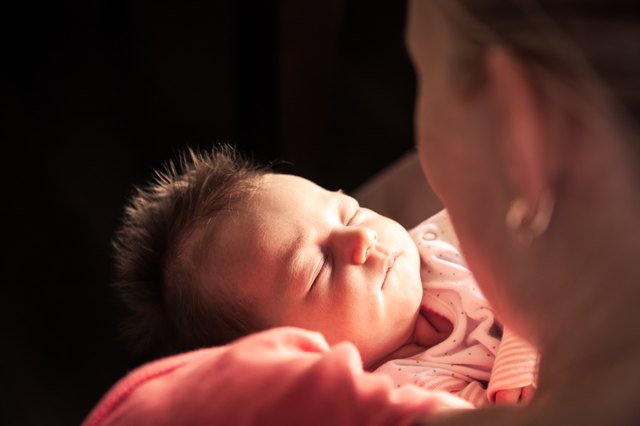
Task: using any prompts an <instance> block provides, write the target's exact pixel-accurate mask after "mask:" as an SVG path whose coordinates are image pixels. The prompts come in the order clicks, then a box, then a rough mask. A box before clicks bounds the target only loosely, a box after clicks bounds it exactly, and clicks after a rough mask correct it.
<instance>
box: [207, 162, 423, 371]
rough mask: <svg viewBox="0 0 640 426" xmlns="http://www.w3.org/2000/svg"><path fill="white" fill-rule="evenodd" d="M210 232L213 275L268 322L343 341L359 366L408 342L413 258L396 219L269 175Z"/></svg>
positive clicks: (414, 286) (417, 286)
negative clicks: (217, 229)
mask: <svg viewBox="0 0 640 426" xmlns="http://www.w3.org/2000/svg"><path fill="white" fill-rule="evenodd" d="M220 220H223V221H225V223H223V224H222V225H223V227H222V228H221V229H224V232H222V233H219V234H218V235H216V236H215V237H214V240H213V244H215V247H216V248H217V250H212V252H213V254H214V255H213V256H212V259H214V260H212V264H215V265H212V266H214V267H213V268H212V272H211V273H212V274H215V275H217V276H220V273H222V275H221V276H224V277H225V278H229V279H228V280H226V284H224V285H223V287H226V288H223V289H222V291H224V292H225V294H227V295H233V297H234V298H240V300H241V301H242V302H244V304H245V305H246V306H250V307H251V309H253V310H254V312H255V314H256V315H257V318H259V319H261V320H263V321H265V322H266V324H267V325H268V326H283V325H289V326H297V327H302V328H306V329H310V330H315V331H319V332H321V333H323V334H324V336H325V337H326V338H327V340H328V341H329V343H331V344H333V343H338V342H340V341H345V340H348V341H351V342H352V343H354V344H355V345H356V346H357V347H358V349H359V350H360V352H361V354H362V356H363V360H364V363H365V366H369V365H371V364H372V363H374V362H376V361H377V360H379V359H380V358H381V357H383V356H385V355H387V354H388V353H390V352H392V351H393V350H395V349H397V348H398V347H400V346H402V345H403V344H405V343H407V342H408V341H410V339H411V338H412V336H413V328H414V324H415V320H416V318H417V315H418V310H419V306H420V301H421V298H422V284H421V281H420V268H419V266H420V260H419V255H418V252H417V249H416V247H415V244H414V242H413V240H412V239H411V237H410V236H409V234H408V232H407V231H406V230H405V229H404V228H403V227H402V226H401V225H400V224H398V223H397V222H395V221H393V220H391V219H389V218H387V217H384V216H380V215H378V214H377V213H375V212H373V211H371V210H368V209H365V208H360V206H359V205H358V203H357V201H356V200H355V199H353V198H351V197H349V196H347V195H345V194H344V193H341V192H330V191H327V190H325V189H323V188H321V187H319V186H318V185H315V184H314V183H312V182H310V181H308V180H306V179H303V178H300V177H297V176H291V175H279V174H268V175H266V176H265V177H263V178H262V182H261V185H260V187H259V189H258V190H257V191H256V193H255V194H254V195H253V196H252V197H251V198H250V199H249V200H248V202H245V203H243V204H242V205H241V206H240V208H239V212H238V214H230V215H228V216H226V217H225V218H223V219H220Z"/></svg>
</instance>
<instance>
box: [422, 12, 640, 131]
mask: <svg viewBox="0 0 640 426" xmlns="http://www.w3.org/2000/svg"><path fill="white" fill-rule="evenodd" d="M434 1H435V2H436V3H437V5H438V7H439V8H440V9H441V11H442V12H443V14H444V15H445V16H446V17H447V19H449V21H450V23H451V24H452V26H453V29H454V31H453V32H454V35H455V37H456V38H457V40H456V42H457V43H458V46H456V48H457V56H456V57H455V58H454V59H455V61H456V64H455V65H456V71H458V72H459V73H460V74H459V75H457V76H456V78H457V80H458V81H459V82H460V84H461V85H462V87H463V88H465V89H467V90H473V89H474V88H477V87H478V86H480V85H482V84H483V82H484V75H483V73H482V64H481V63H480V60H481V58H482V54H483V52H484V51H485V50H486V49H487V48H489V47H491V46H492V45H502V46H505V47H507V48H508V49H510V50H511V52H512V53H513V54H514V55H515V56H516V57H517V58H518V59H519V60H520V61H522V62H523V63H524V64H525V65H526V66H527V68H528V69H532V70H537V71H541V72H543V73H545V74H547V75H553V76H555V77H556V78H559V79H561V80H562V82H563V84H565V85H566V87H568V88H569V89H570V90H571V91H572V92H574V93H576V94H580V93H582V94H584V93H587V92H593V91H594V90H595V91H598V92H600V93H601V94H605V96H606V97H608V98H609V99H610V100H613V101H614V103H616V104H617V106H618V107H622V109H623V110H626V111H627V113H628V115H629V116H630V117H632V118H633V121H634V122H635V123H636V124H637V123H639V122H640V78H638V76H639V75H640V19H639V18H640V15H639V14H638V12H637V10H636V9H637V5H636V2H634V1H629V0H611V1H606V2H605V1H597V0H434Z"/></svg>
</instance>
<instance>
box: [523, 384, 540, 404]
mask: <svg viewBox="0 0 640 426" xmlns="http://www.w3.org/2000/svg"><path fill="white" fill-rule="evenodd" d="M535 390H536V388H534V387H533V386H532V385H529V386H526V387H524V388H522V394H521V395H520V400H521V401H522V402H529V401H530V400H531V398H532V397H533V393H534V392H535Z"/></svg>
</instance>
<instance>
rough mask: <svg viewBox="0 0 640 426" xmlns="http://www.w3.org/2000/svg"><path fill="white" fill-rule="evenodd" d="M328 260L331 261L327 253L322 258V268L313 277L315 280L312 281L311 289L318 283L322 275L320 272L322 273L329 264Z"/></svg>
mask: <svg viewBox="0 0 640 426" xmlns="http://www.w3.org/2000/svg"><path fill="white" fill-rule="evenodd" d="M328 261H329V256H328V255H327V256H325V257H324V259H323V260H322V265H320V268H319V269H318V273H317V274H316V276H315V277H313V282H312V283H311V287H310V288H309V290H311V289H312V288H313V286H315V285H316V282H317V281H318V277H320V274H322V271H323V270H324V268H325V267H326V266H327V262H328Z"/></svg>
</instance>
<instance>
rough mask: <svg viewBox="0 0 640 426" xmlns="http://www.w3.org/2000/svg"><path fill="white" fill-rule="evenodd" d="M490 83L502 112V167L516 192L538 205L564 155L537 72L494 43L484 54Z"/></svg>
mask: <svg viewBox="0 0 640 426" xmlns="http://www.w3.org/2000/svg"><path fill="white" fill-rule="evenodd" d="M485 59H486V62H485V66H486V73H487V80H488V85H489V88H490V90H491V92H492V96H493V99H494V101H495V102H496V106H497V111H498V114H499V120H498V124H499V126H500V128H499V129H497V130H498V132H497V134H498V135H500V136H499V137H500V138H501V141H500V150H501V154H502V158H503V160H502V161H503V165H504V170H505V171H506V178H507V179H508V184H509V186H510V187H511V188H512V191H513V194H512V196H514V197H523V198H525V199H526V201H527V202H528V203H529V205H537V204H538V202H539V199H540V197H541V196H543V194H544V193H545V191H547V190H548V189H549V188H550V186H551V185H552V184H553V183H552V181H553V179H554V176H553V174H554V170H556V166H555V164H554V162H555V161H557V160H559V159H560V158H561V155H559V154H560V153H559V152H556V150H558V149H560V148H559V146H558V145H557V144H554V143H552V141H553V140H554V135H552V134H551V132H553V130H552V128H553V126H551V123H548V120H547V118H548V117H547V116H548V114H547V112H548V111H546V110H545V108H547V107H549V106H550V105H548V102H547V99H546V98H545V97H544V96H542V93H541V92H540V90H539V86H538V84H540V80H535V75H534V71H533V70H532V69H529V68H527V67H526V66H525V65H524V64H523V63H522V62H520V61H519V60H518V59H517V58H516V57H515V56H514V55H513V54H512V53H511V52H510V51H509V50H508V49H507V48H505V47H493V48H491V49H489V51H488V52H487V54H486V58H485Z"/></svg>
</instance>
